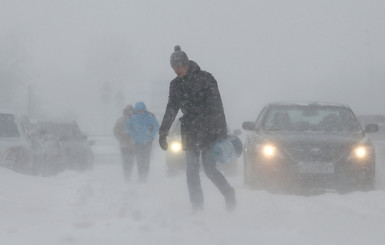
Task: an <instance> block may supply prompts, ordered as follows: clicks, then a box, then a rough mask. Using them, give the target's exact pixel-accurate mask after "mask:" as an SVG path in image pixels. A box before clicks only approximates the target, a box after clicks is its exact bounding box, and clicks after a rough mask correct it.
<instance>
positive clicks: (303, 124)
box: [262, 104, 361, 132]
mask: <svg viewBox="0 0 385 245" xmlns="http://www.w3.org/2000/svg"><path fill="white" fill-rule="evenodd" d="M262 128H263V129H264V130H267V131H331V132H360V131H361V128H360V126H359V122H358V120H357V119H356V118H355V116H354V115H353V112H352V111H351V110H350V109H349V108H347V107H341V106H326V105H319V104H313V105H274V106H271V107H270V109H269V110H268V112H267V114H266V117H265V119H264V121H263V122H262Z"/></svg>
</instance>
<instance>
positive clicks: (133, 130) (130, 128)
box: [126, 102, 159, 143]
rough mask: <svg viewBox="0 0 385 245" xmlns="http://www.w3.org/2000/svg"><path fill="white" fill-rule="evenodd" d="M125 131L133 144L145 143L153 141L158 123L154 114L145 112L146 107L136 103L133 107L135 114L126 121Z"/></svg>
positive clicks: (141, 103)
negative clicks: (132, 140) (132, 139)
mask: <svg viewBox="0 0 385 245" xmlns="http://www.w3.org/2000/svg"><path fill="white" fill-rule="evenodd" d="M126 129H127V132H128V134H129V135H131V136H132V137H133V138H134V141H135V143H147V142H152V141H153V140H154V136H155V135H156V133H157V132H158V129H159V123H158V121H157V120H156V118H155V116H154V114H152V113H151V112H148V111H147V108H146V105H145V104H144V103H143V102H138V103H136V105H135V112H134V113H133V114H132V115H131V116H130V117H129V118H128V119H127V121H126Z"/></svg>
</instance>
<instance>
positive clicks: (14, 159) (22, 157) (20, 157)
mask: <svg viewBox="0 0 385 245" xmlns="http://www.w3.org/2000/svg"><path fill="white" fill-rule="evenodd" d="M4 161H5V162H6V163H7V166H6V167H8V168H9V169H12V170H13V171H15V172H20V173H28V174H33V169H32V168H31V166H30V165H29V156H28V154H27V152H26V151H25V150H24V149H23V148H11V149H8V150H7V152H6V153H5V154H4Z"/></svg>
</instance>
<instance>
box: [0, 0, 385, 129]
mask: <svg viewBox="0 0 385 245" xmlns="http://www.w3.org/2000/svg"><path fill="white" fill-rule="evenodd" d="M383 13H385V2H384V1H381V0H377V1H376V0H366V1H362V0H339V1H334V0H323V1H315V0H292V1H286V0H276V1H270V0H262V1H255V0H245V1H223V0H222V1H219V0H215V1H208V0H205V1H203V0H195V1H178V0H165V1H156V0H154V1H150V0H147V1H146V0H132V1H128V0H127V1H124V0H119V1H118V0H112V1H95V0H66V1H64V0H62V1H58V0H57V1H54V0H36V1H27V0H24V1H22V0H0V38H1V39H2V40H7V39H9V38H11V37H12V38H16V39H18V40H19V41H20V48H22V49H24V50H25V53H26V54H27V55H26V56H25V57H24V59H25V68H26V69H27V73H28V81H26V83H25V84H26V85H28V84H33V85H34V86H36V88H38V89H37V90H38V93H39V96H41V101H43V102H44V104H45V110H47V112H48V113H53V112H55V113H56V114H61V113H63V114H65V113H72V114H75V115H77V117H78V119H79V120H80V121H81V122H87V121H91V120H92V121H98V120H100V118H99V117H98V115H99V114H100V113H99V112H100V110H99V109H100V108H101V104H100V99H99V97H100V96H99V90H100V88H101V87H102V85H103V84H104V83H106V82H109V83H110V85H111V88H112V91H113V93H116V92H117V91H119V90H121V91H123V92H124V94H125V96H126V102H127V103H134V102H135V101H137V100H144V101H145V102H146V103H147V104H148V105H151V101H150V98H149V94H150V84H162V85H160V87H162V86H163V84H165V85H164V86H166V87H167V86H168V85H167V83H168V82H169V81H170V80H171V79H172V78H173V77H174V74H173V71H172V69H171V68H170V65H169V57H170V54H171V52H172V51H173V47H174V45H175V44H180V45H181V47H182V49H183V50H184V51H185V52H186V53H187V54H188V56H189V58H190V59H192V60H195V61H196V62H197V63H198V64H199V65H200V66H201V68H202V69H204V70H207V71H209V72H211V73H212V74H213V75H214V76H215V78H216V79H217V80H218V84H219V87H220V90H221V93H222V97H223V101H224V106H225V111H226V113H227V118H228V121H229V124H230V126H231V127H233V128H235V127H240V124H241V122H242V121H245V120H253V119H255V118H256V116H257V113H258V112H259V111H260V109H261V108H262V106H263V105H264V104H265V103H267V102H269V101H276V100H322V101H332V102H342V103H347V104H349V105H350V106H351V107H352V108H353V109H354V110H355V111H356V112H357V114H361V113H385V108H384V105H385V96H384V91H385V72H384V70H385V69H384V65H385V46H384V45H383V43H385V17H384V15H383ZM1 43H2V42H0V44H1ZM166 90H167V88H166V89H165V90H164V91H166ZM165 96H167V95H165ZM149 109H150V110H151V109H153V110H155V108H151V106H149ZM115 115H116V116H118V115H119V114H118V112H117V111H114V112H111V115H110V114H108V116H112V117H115ZM159 119H161V118H159ZM114 120H115V119H114ZM83 124H85V123H83Z"/></svg>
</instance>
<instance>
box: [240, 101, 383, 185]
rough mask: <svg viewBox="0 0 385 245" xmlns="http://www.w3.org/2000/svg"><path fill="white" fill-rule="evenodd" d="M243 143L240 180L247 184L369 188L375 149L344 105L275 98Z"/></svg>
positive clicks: (246, 125)
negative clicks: (241, 175)
mask: <svg viewBox="0 0 385 245" xmlns="http://www.w3.org/2000/svg"><path fill="white" fill-rule="evenodd" d="M242 127H243V129H244V130H248V131H251V134H250V135H248V136H247V139H246V142H245V144H244V145H245V147H244V155H243V157H244V183H245V184H246V185H250V186H252V187H257V188H264V189H270V190H278V191H285V192H297V191H303V190H311V189H313V190H315V189H318V190H323V189H335V190H337V191H342V192H344V191H350V190H372V189H373V188H374V180H375V152H374V147H373V144H372V142H371V140H370V139H369V138H367V137H366V136H365V133H367V132H375V131H377V130H378V126H377V125H376V124H369V125H366V127H365V129H364V130H363V129H362V128H361V126H360V123H359V122H358V120H357V118H356V116H355V115H354V113H353V111H352V110H351V109H350V107H349V106H347V105H342V104H332V103H288V102H275V103H270V104H268V105H266V106H265V107H264V108H263V110H262V111H261V113H260V114H259V116H258V117H257V120H256V121H253V122H244V123H243V125H242Z"/></svg>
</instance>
